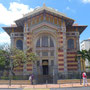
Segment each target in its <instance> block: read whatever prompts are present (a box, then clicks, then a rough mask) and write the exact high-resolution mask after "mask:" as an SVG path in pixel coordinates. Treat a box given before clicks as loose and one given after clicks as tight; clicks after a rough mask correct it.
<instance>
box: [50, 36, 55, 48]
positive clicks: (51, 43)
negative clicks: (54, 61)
mask: <svg viewBox="0 0 90 90" xmlns="http://www.w3.org/2000/svg"><path fill="white" fill-rule="evenodd" d="M50 47H54V43H53V40H52V39H51V37H50Z"/></svg>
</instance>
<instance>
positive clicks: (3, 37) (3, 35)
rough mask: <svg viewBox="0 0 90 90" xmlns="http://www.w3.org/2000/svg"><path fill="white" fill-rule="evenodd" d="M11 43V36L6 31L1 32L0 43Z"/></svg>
mask: <svg viewBox="0 0 90 90" xmlns="http://www.w3.org/2000/svg"><path fill="white" fill-rule="evenodd" d="M6 43H7V44H10V37H9V35H8V34H7V33H6V32H1V33H0V44H6Z"/></svg>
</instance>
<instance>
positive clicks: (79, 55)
mask: <svg viewBox="0 0 90 90" xmlns="http://www.w3.org/2000/svg"><path fill="white" fill-rule="evenodd" d="M77 56H78V61H79V74H80V84H81V59H80V57H81V54H78V55H77Z"/></svg>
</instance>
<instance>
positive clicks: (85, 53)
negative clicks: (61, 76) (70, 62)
mask: <svg viewBox="0 0 90 90" xmlns="http://www.w3.org/2000/svg"><path fill="white" fill-rule="evenodd" d="M78 57H80V58H81V59H82V65H83V70H84V61H85V60H86V59H88V60H90V51H87V50H81V51H77V56H76V60H77V58H78Z"/></svg>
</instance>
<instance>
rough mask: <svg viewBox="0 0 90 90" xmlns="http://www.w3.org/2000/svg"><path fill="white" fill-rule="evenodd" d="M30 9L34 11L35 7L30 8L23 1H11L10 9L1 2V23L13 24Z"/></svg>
mask: <svg viewBox="0 0 90 90" xmlns="http://www.w3.org/2000/svg"><path fill="white" fill-rule="evenodd" d="M30 11H33V8H29V6H28V5H24V4H21V3H17V2H11V3H10V6H9V8H8V9H7V8H6V7H5V6H3V4H1V3H0V24H5V25H10V24H13V23H14V21H15V20H17V19H19V18H21V17H23V14H26V13H28V12H30Z"/></svg>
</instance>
